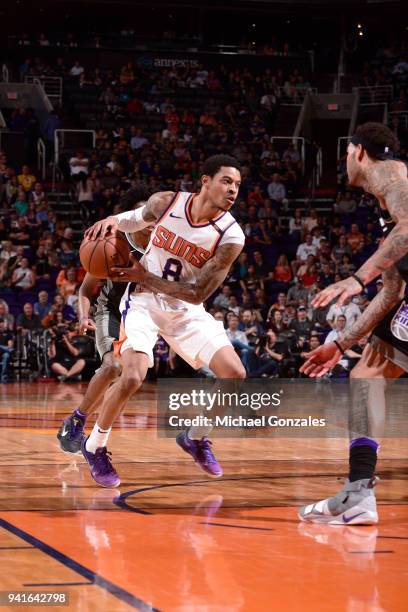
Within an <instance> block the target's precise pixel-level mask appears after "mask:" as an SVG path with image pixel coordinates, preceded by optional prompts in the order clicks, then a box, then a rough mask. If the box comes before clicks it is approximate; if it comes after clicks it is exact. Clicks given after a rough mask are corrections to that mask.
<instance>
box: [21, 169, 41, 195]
mask: <svg viewBox="0 0 408 612" xmlns="http://www.w3.org/2000/svg"><path fill="white" fill-rule="evenodd" d="M17 180H18V184H19V185H20V187H22V189H24V191H26V192H27V191H31V189H32V188H33V187H34V185H35V183H36V182H37V179H36V178H35V176H34V174H31V172H30V168H29V167H28V166H27V165H24V166H23V167H22V168H21V174H19V175H18V177H17Z"/></svg>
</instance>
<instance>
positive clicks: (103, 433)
mask: <svg viewBox="0 0 408 612" xmlns="http://www.w3.org/2000/svg"><path fill="white" fill-rule="evenodd" d="M111 429H112V427H109V429H102V428H101V427H99V425H98V423H95V425H94V428H93V430H92V431H91V435H90V436H89V438H88V439H87V441H86V444H85V448H86V450H87V451H88V453H95V451H96V449H97V448H101V447H102V446H106V443H107V441H108V438H109V434H110V432H111Z"/></svg>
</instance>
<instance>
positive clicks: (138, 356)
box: [82, 155, 245, 487]
mask: <svg viewBox="0 0 408 612" xmlns="http://www.w3.org/2000/svg"><path fill="white" fill-rule="evenodd" d="M240 184H241V173H240V167H239V164H238V162H237V160H236V159H235V158H233V157H230V156H228V155H215V156H213V157H210V158H209V159H208V160H207V161H206V162H205V163H204V165H203V169H202V176H201V190H200V192H199V193H197V194H192V193H186V192H178V193H173V192H160V193H156V194H154V195H153V196H151V198H150V199H149V200H148V202H147V204H146V205H145V206H143V207H142V208H140V209H138V210H134V211H130V212H125V213H122V214H120V215H116V216H112V217H108V218H107V219H105V220H103V221H99V222H98V223H96V224H95V225H94V226H92V227H91V228H90V229H89V230H87V232H86V233H85V236H87V237H88V238H89V239H95V238H97V237H98V236H100V237H104V236H105V235H106V234H107V233H115V232H116V231H122V232H136V231H139V230H141V229H143V228H145V227H147V226H149V225H152V224H154V229H153V231H152V234H151V238H150V242H149V245H148V247H147V250H146V254H145V255H144V256H143V258H142V259H141V261H140V263H139V262H136V261H135V262H134V266H133V268H128V269H122V268H120V269H117V270H116V274H117V276H116V277H113V280H115V281H128V282H129V283H130V284H129V286H128V288H127V290H126V292H125V295H124V297H123V299H122V304H121V311H122V324H123V328H124V333H125V335H124V337H122V339H121V346H120V354H121V363H122V375H121V377H120V379H118V381H117V382H116V383H114V384H113V385H112V386H111V387H110V389H109V390H108V391H107V393H106V394H105V400H104V404H103V407H102V410H101V412H100V416H99V417H98V421H97V423H96V424H95V427H94V429H93V431H92V433H91V435H90V436H89V437H88V438H87V439H85V440H84V441H83V444H82V452H83V454H84V457H85V459H86V460H87V462H88V464H89V466H90V469H91V474H92V476H93V478H94V479H95V480H96V482H98V483H99V484H101V485H102V486H108V487H109V486H118V485H119V484H120V479H119V476H118V474H117V472H116V470H115V469H114V467H113V466H112V464H111V462H110V459H109V456H108V453H107V451H106V444H107V440H108V437H109V433H110V430H111V427H112V424H113V422H114V421H115V419H116V417H117V416H118V415H119V414H120V412H121V411H122V410H123V408H124V406H125V405H126V402H127V401H128V399H129V398H130V397H131V395H132V394H133V393H135V392H136V391H137V390H138V389H139V387H140V386H141V384H142V382H143V380H144V378H145V376H146V372H147V369H148V368H149V367H151V366H152V365H153V347H154V345H155V343H156V340H157V337H158V335H159V334H160V335H161V336H162V337H163V338H164V339H165V340H166V341H167V342H168V344H169V345H170V346H171V347H172V348H173V349H174V350H175V352H176V353H177V354H178V355H180V356H181V357H182V358H183V359H184V360H185V361H187V363H189V364H190V365H191V366H192V367H193V368H196V369H199V368H200V367H202V366H208V367H209V368H210V369H211V370H212V371H213V372H214V373H215V375H216V376H217V378H233V379H234V378H235V379H242V378H244V377H245V369H244V367H243V365H242V363H241V361H240V359H239V357H238V355H237V354H236V353H235V351H234V349H233V347H232V345H231V343H230V341H229V339H228V337H227V334H226V332H225V330H224V326H223V324H222V322H220V321H216V320H215V319H214V318H213V317H212V316H211V315H210V314H209V313H207V312H206V311H205V309H204V306H203V301H204V300H205V299H207V298H208V297H209V296H210V295H211V294H212V293H214V291H215V290H216V289H217V288H218V287H219V286H220V285H221V283H222V282H223V281H224V279H225V278H226V276H227V274H228V271H229V269H230V267H231V265H232V264H233V262H234V261H235V260H236V258H237V257H238V256H239V254H240V252H241V250H242V248H243V246H244V242H245V236H244V234H243V232H242V230H241V228H240V227H239V225H238V224H237V223H236V221H235V219H234V217H232V215H231V214H230V213H229V209H230V208H231V207H232V205H233V204H234V202H235V199H236V197H237V195H238V191H239V187H240ZM135 283H139V284H141V285H142V290H141V291H140V289H139V290H138V291H137V292H136V291H135ZM209 431H210V430H209V429H207V430H205V429H204V428H197V427H196V428H194V427H193V428H190V429H189V431H188V432H187V433H184V432H183V433H182V434H180V435H179V436H178V438H177V442H178V444H179V445H180V446H181V448H182V449H183V450H184V451H186V452H187V453H189V454H190V455H191V456H192V457H193V458H194V460H195V461H196V462H197V463H198V464H199V465H200V467H201V468H202V469H203V470H205V471H206V472H207V473H209V474H210V475H212V476H215V477H218V476H221V475H222V468H221V466H220V465H219V463H218V462H217V460H216V458H215V457H214V454H213V452H212V450H211V442H210V440H209V439H208V438H207V437H206V434H208V432H209Z"/></svg>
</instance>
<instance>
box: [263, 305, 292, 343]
mask: <svg viewBox="0 0 408 612" xmlns="http://www.w3.org/2000/svg"><path fill="white" fill-rule="evenodd" d="M271 315H272V316H271V317H270V318H268V327H269V329H272V330H273V331H274V332H275V334H276V337H277V339H278V340H280V339H281V338H282V335H284V334H285V332H286V331H287V329H288V328H287V325H286V322H285V321H284V319H283V312H282V311H281V310H273V311H272V313H271Z"/></svg>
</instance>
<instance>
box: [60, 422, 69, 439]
mask: <svg viewBox="0 0 408 612" xmlns="http://www.w3.org/2000/svg"><path fill="white" fill-rule="evenodd" d="M67 433H68V430H67V428H66V426H65V425H64V427H63V428H62V430H61V437H62V438H64V437H65V436H66V435H67Z"/></svg>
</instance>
